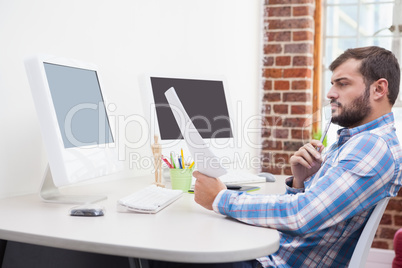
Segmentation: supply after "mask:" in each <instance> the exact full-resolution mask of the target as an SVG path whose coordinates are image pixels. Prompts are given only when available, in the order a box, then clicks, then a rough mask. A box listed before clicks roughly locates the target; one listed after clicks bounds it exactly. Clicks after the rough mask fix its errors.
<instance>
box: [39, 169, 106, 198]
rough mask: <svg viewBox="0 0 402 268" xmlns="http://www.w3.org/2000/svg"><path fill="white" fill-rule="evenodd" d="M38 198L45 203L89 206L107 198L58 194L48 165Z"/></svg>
mask: <svg viewBox="0 0 402 268" xmlns="http://www.w3.org/2000/svg"><path fill="white" fill-rule="evenodd" d="M40 196H41V198H42V200H43V201H45V202H49V203H64V204H91V203H95V202H99V201H101V200H105V199H107V196H91V195H64V194H62V193H60V191H59V189H58V188H57V187H56V185H55V184H54V182H53V177H52V172H51V171H50V168H49V165H47V167H46V171H45V176H44V178H43V182H42V186H41V189H40Z"/></svg>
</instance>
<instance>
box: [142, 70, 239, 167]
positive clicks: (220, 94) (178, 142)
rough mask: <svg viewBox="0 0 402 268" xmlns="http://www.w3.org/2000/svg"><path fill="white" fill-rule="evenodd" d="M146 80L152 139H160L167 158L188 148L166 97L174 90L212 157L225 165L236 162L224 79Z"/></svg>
mask: <svg viewBox="0 0 402 268" xmlns="http://www.w3.org/2000/svg"><path fill="white" fill-rule="evenodd" d="M145 80H146V81H145V83H146V88H145V95H146V96H147V97H148V100H147V102H146V105H145V109H146V114H147V117H148V120H149V122H150V129H151V133H150V134H151V137H152V136H153V135H158V136H159V137H160V143H161V145H162V153H163V154H164V155H166V156H169V154H170V152H174V153H176V155H177V154H178V153H179V152H180V150H181V148H183V149H184V150H185V151H186V148H187V145H186V143H185V142H184V140H183V136H182V133H181V132H180V129H179V126H178V125H177V122H176V120H175V117H174V116H173V111H172V107H170V106H169V104H168V101H167V99H166V96H165V92H166V91H167V90H168V89H169V88H171V87H173V88H174V89H175V90H176V92H177V95H178V96H179V98H180V100H181V102H182V103H183V106H184V108H185V110H186V112H187V113H188V115H189V117H190V118H191V120H192V122H193V124H194V126H195V127H196V128H197V130H198V132H199V133H200V134H201V136H202V138H203V139H204V141H205V142H206V143H207V145H208V146H209V148H210V149H211V150H212V151H213V153H214V154H215V155H216V156H217V157H218V158H220V159H223V158H224V159H223V161H227V162H231V161H233V159H234V153H235V134H234V127H233V126H234V121H233V117H232V112H231V110H232V109H231V103H230V101H229V94H228V92H227V87H226V82H225V79H223V78H194V77H192V78H189V77H171V76H170V77H168V76H147V77H145ZM147 104H148V105H147ZM188 156H189V154H188ZM184 158H186V156H184ZM186 161H187V158H186Z"/></svg>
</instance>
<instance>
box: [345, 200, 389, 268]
mask: <svg viewBox="0 0 402 268" xmlns="http://www.w3.org/2000/svg"><path fill="white" fill-rule="evenodd" d="M388 201H389V197H387V198H384V199H382V200H381V201H380V202H378V204H377V205H376V206H375V208H374V210H373V212H372V213H371V215H370V218H369V219H368V221H367V223H366V226H364V228H363V231H362V234H361V235H360V238H359V241H357V244H356V248H355V250H354V251H353V255H352V258H351V259H350V262H349V267H350V268H360V267H361V268H364V266H365V264H366V260H367V256H368V254H369V251H370V248H371V244H372V242H373V239H374V235H375V233H376V231H377V227H378V224H379V223H380V220H381V218H382V214H383V213H384V210H385V208H386V207H387V204H388Z"/></svg>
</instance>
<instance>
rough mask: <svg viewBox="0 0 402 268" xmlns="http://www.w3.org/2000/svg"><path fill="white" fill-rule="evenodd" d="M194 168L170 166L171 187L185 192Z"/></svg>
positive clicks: (189, 184) (189, 186) (188, 187)
mask: <svg viewBox="0 0 402 268" xmlns="http://www.w3.org/2000/svg"><path fill="white" fill-rule="evenodd" d="M193 170H194V168H185V169H179V168H171V169H170V183H171V184H172V189H174V190H182V191H183V192H185V193H187V192H188V190H190V188H191V181H192V179H193Z"/></svg>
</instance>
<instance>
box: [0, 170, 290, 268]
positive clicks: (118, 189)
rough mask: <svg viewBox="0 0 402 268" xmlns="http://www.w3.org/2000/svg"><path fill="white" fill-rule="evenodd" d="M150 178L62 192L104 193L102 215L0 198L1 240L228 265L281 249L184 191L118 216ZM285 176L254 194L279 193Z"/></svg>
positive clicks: (30, 199) (269, 232)
mask: <svg viewBox="0 0 402 268" xmlns="http://www.w3.org/2000/svg"><path fill="white" fill-rule="evenodd" d="M152 181H153V179H152V177H148V178H131V179H125V180H118V181H110V182H102V183H97V184H90V185H86V186H85V187H83V186H80V187H74V188H73V187H69V188H65V189H63V193H70V192H73V193H75V194H82V193H84V190H85V191H86V192H87V191H88V188H90V192H91V194H104V195H107V196H108V199H107V200H105V201H102V202H100V203H99V204H101V205H103V206H104V207H105V209H106V210H105V216H101V217H73V216H69V214H68V212H69V209H70V208H71V207H73V206H74V205H71V204H51V203H44V202H43V201H41V199H40V197H39V195H37V194H32V195H24V196H18V197H10V198H5V199H1V200H0V214H1V220H0V238H1V239H5V240H12V241H17V242H24V243H30V244H36V245H43V246H51V247H57V248H64V249H72V250H79V251H87V252H94V253H103V254H111V255H119V256H127V257H136V258H144V259H158V260H165V261H181V262H198V263H205V262H229V261H241V260H249V259H254V258H258V257H261V256H265V255H269V254H271V253H273V252H275V251H276V250H277V249H278V246H279V234H278V232H277V231H276V230H273V229H269V228H262V227H255V226H251V225H247V224H244V223H240V222H238V221H236V220H233V219H229V218H228V217H225V216H222V215H219V214H217V213H215V212H213V211H209V210H206V209H204V208H203V207H201V206H199V205H198V204H196V203H195V202H194V197H193V195H192V194H188V193H185V194H184V195H183V196H182V197H181V198H180V199H179V200H177V201H176V202H174V203H173V204H171V205H170V206H168V207H167V208H165V209H163V210H162V211H160V212H158V213H157V214H138V213H121V212H117V210H116V202H117V200H118V199H119V198H120V197H123V196H126V195H128V194H130V193H132V192H134V191H135V190H136V189H140V188H142V187H145V186H147V185H150V184H151V183H152ZM283 181H284V178H283V177H281V176H279V177H278V178H277V182H275V183H263V184H259V186H261V190H260V191H256V192H254V193H256V194H258V193H283V192H284V186H283V185H284V182H283Z"/></svg>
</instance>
